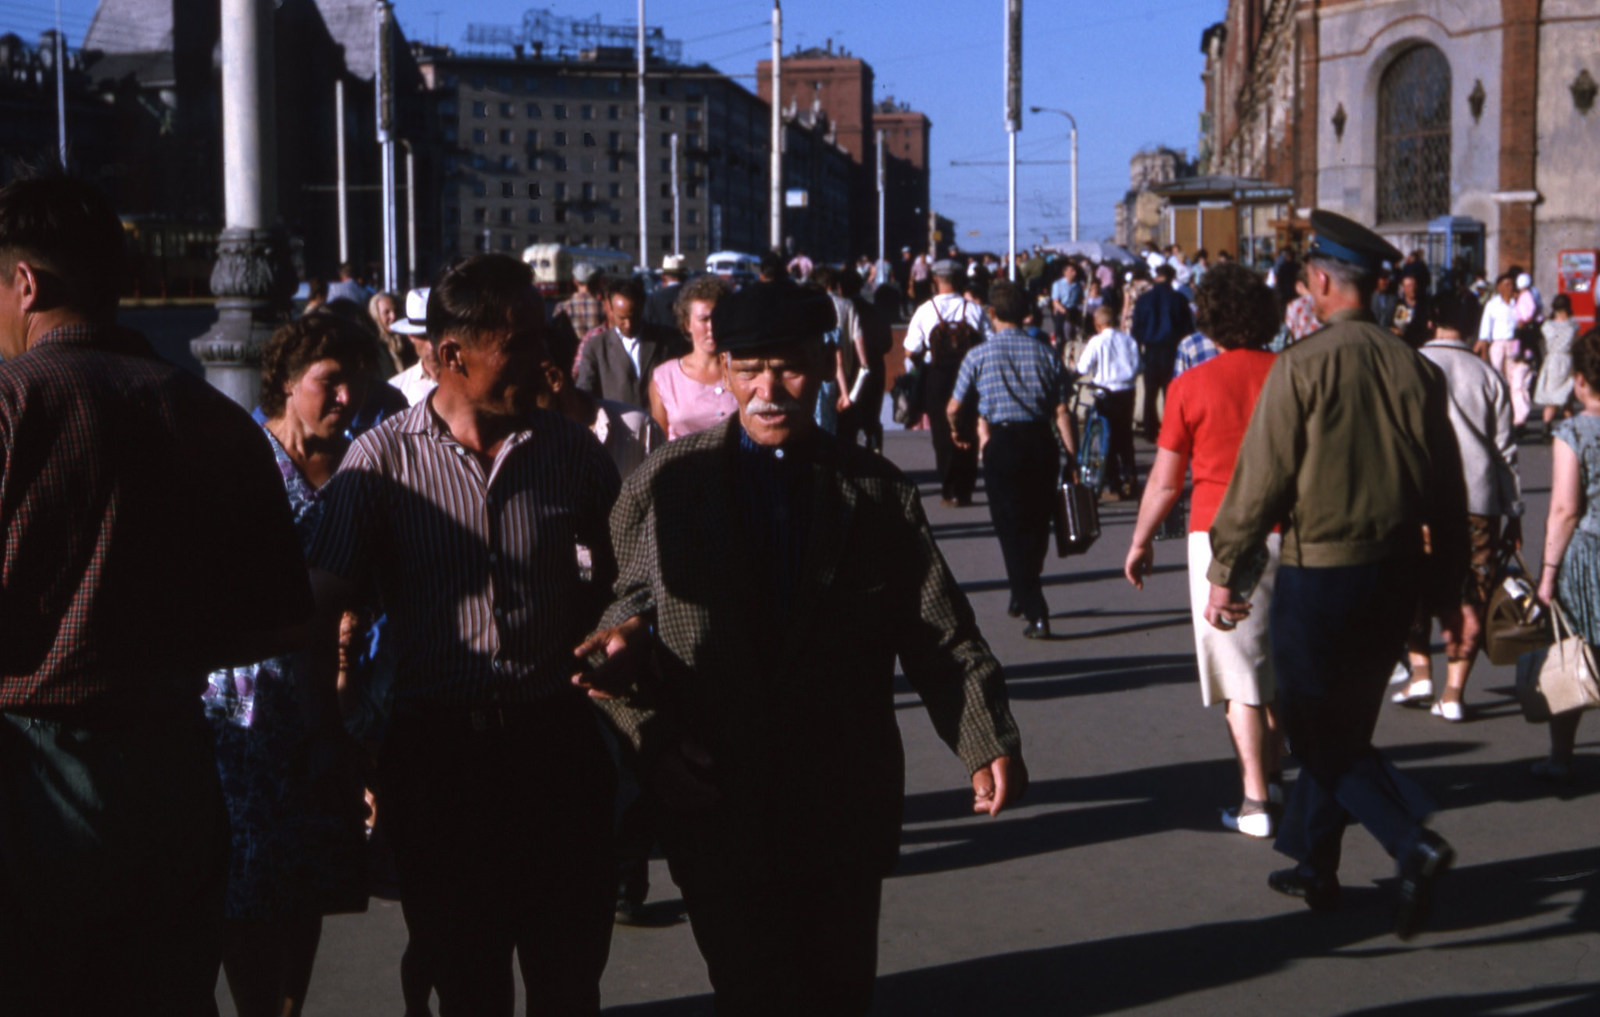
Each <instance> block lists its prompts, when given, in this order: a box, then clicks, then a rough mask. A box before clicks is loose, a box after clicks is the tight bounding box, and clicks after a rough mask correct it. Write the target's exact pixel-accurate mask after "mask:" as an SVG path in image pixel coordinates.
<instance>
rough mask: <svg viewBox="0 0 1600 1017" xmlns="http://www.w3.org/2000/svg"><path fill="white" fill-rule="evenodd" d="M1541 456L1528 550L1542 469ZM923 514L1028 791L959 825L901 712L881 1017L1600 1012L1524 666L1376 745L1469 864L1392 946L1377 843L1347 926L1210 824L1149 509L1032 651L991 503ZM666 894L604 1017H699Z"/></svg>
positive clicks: (390, 1008)
mask: <svg viewBox="0 0 1600 1017" xmlns="http://www.w3.org/2000/svg"><path fill="white" fill-rule="evenodd" d="M888 451H889V454H890V456H891V457H892V458H893V459H895V460H896V461H897V462H898V463H900V464H901V465H902V466H904V467H905V468H907V469H908V470H911V471H913V473H914V474H915V475H917V476H918V477H919V479H921V480H922V481H924V483H923V490H924V492H925V493H926V492H928V491H930V490H934V489H933V488H931V487H930V486H929V483H928V481H930V480H931V476H932V474H931V472H930V471H931V465H932V453H931V449H930V447H929V445H928V439H927V435H926V433H915V432H912V433H897V434H891V435H890V436H889V442H888ZM1143 452H1144V453H1145V454H1146V456H1147V455H1148V452H1149V450H1148V449H1147V448H1146V449H1144V450H1143ZM1524 455H1525V458H1526V460H1527V462H1526V463H1525V466H1524V476H1525V478H1527V479H1526V483H1527V486H1528V488H1529V489H1530V492H1531V496H1530V502H1531V503H1532V510H1531V513H1530V522H1531V524H1532V525H1531V527H1530V533H1529V536H1530V539H1531V540H1533V541H1536V540H1538V539H1539V536H1540V531H1542V528H1543V519H1544V510H1545V501H1546V494H1545V490H1546V487H1547V484H1548V461H1549V454H1548V451H1547V450H1546V449H1543V448H1540V447H1538V446H1526V447H1525V448H1524ZM925 503H926V504H928V505H929V506H930V508H929V511H930V515H931V518H932V522H933V525H934V528H935V530H936V532H937V533H938V534H939V538H940V541H941V544H942V546H943V548H944V551H945V554H946V555H947V556H948V557H949V559H950V562H951V564H952V566H953V568H954V569H955V572H956V575H957V576H958V577H959V578H960V580H961V582H962V583H963V584H964V585H965V587H966V589H967V591H968V593H969V594H970V595H971V597H972V600H973V604H974V605H975V607H976V609H977V612H978V616H979V618H980V620H981V622H982V624H983V627H984V631H985V632H986V633H987V635H988V637H989V639H990V641H991V643H992V644H993V646H994V647H995V649H996V651H997V652H998V653H999V655H1000V658H1001V659H1002V660H1003V661H1004V662H1005V664H1006V671H1007V676H1008V678H1009V682H1010V690H1011V696H1012V701H1013V703H1014V705H1015V708H1016V711H1017V716H1018V719H1019V721H1020V723H1021V725H1022V729H1023V734H1024V738H1025V739H1026V746H1027V757H1028V761H1029V763H1030V766H1031V768H1032V771H1033V779H1034V784H1033V788H1032V791H1031V793H1030V794H1029V797H1028V800H1027V802H1026V804H1025V805H1023V806H1022V807H1021V808H1019V809H1017V810H1016V811H1015V812H1012V813H1008V814H1007V815H1005V816H1004V817H1002V818H1001V819H998V820H989V819H986V818H979V817H973V816H971V815H968V814H967V809H968V807H969V801H970V794H969V792H968V791H966V790H964V789H963V784H964V781H963V775H962V773H961V772H960V767H959V765H958V764H957V763H956V761H955V759H954V757H953V756H952V755H951V754H950V753H949V752H948V751H946V750H945V748H944V746H943V745H942V744H941V743H939V742H938V740H937V739H936V738H935V736H934V734H933V731H932V728H931V725H930V724H929V722H928V720H927V715H926V714H925V713H923V712H922V710H921V709H920V707H919V706H918V704H917V702H916V698H915V696H914V694H912V693H911V692H909V690H907V691H905V693H904V694H903V695H902V696H901V701H902V702H903V704H904V712H903V713H902V715H901V716H902V724H901V727H902V730H903V731H904V734H905V741H906V755H907V760H908V771H909V776H908V792H909V797H908V801H907V811H906V832H905V847H904V849H903V852H902V859H901V864H900V868H899V871H898V873H897V874H896V876H895V877H894V878H893V879H891V880H890V881H889V882H888V884H887V887H886V890H885V894H884V908H883V925H882V938H881V959H880V965H879V967H880V971H881V973H882V977H881V978H880V980H879V985H878V995H877V1007H876V1009H875V1013H878V1014H895V1015H899V1014H917V1015H951V1017H956V1015H1006V1017H1033V1015H1038V1017H1045V1015H1052V1017H1053V1015H1061V1014H1106V1013H1139V1014H1183V1015H1189V1014H1211V1013H1218V1014H1279V1013H1282V1014H1363V1015H1378V1014H1397V1015H1398V1014H1406V1015H1417V1014H1421V1015H1439V1017H1445V1015H1450V1017H1454V1015H1461V1014H1490V1013H1495V1014H1499V1013H1513V1012H1515V1013H1539V1014H1572V1015H1580V1014H1581V1015H1584V1017H1592V1015H1593V1014H1594V1013H1596V1012H1600V1011H1597V1007H1600V890H1597V886H1596V880H1597V877H1596V875H1595V873H1596V870H1597V869H1600V815H1597V812H1596V808H1595V805H1596V800H1595V797H1594V794H1595V791H1596V790H1597V789H1600V765H1597V763H1596V759H1595V755H1596V753H1595V749H1596V746H1597V743H1600V728H1597V727H1596V726H1595V723H1596V722H1594V721H1592V720H1591V722H1590V724H1589V727H1587V728H1586V729H1585V730H1584V731H1583V732H1582V734H1581V736H1580V753H1581V758H1580V762H1579V772H1580V777H1581V780H1580V782H1579V783H1578V785H1577V786H1576V787H1574V788H1572V789H1570V790H1566V791H1563V792H1555V791H1552V789H1550V788H1549V787H1547V786H1545V785H1542V784H1540V783H1538V782H1537V781H1535V780H1533V779H1532V778H1530V777H1529V776H1528V775H1527V766H1528V763H1529V762H1531V761H1532V760H1533V759H1535V758H1537V757H1538V756H1539V755H1540V754H1541V753H1542V752H1543V751H1544V744H1545V735H1544V729H1543V728H1542V727H1534V726H1531V725H1528V724H1526V723H1524V722H1523V721H1522V719H1521V717H1520V715H1519V714H1518V713H1517V711H1516V709H1515V706H1514V705H1513V703H1511V702H1510V701H1509V699H1508V698H1507V697H1508V696H1509V694H1510V685H1511V682H1512V673H1511V669H1509V668H1493V667H1488V666H1486V665H1483V664H1480V667H1479V669H1478V671H1477V673H1476V674H1475V675H1474V680H1473V682H1472V685H1471V687H1470V688H1469V690H1468V692H1469V694H1468V700H1469V702H1470V703H1471V704H1472V706H1473V707H1474V709H1473V713H1472V719H1471V721H1470V722H1469V723H1466V724H1462V725H1456V726H1451V725H1446V724H1445V723H1444V722H1443V721H1440V720H1437V719H1435V718H1432V717H1430V716H1428V714H1427V713H1426V712H1423V711H1411V710H1402V709H1399V708H1389V709H1387V710H1386V711H1385V713H1384V718H1383V722H1382V725H1381V727H1380V730H1379V742H1380V743H1381V744H1382V745H1383V746H1385V747H1387V748H1388V749H1390V751H1391V752H1392V753H1393V755H1394V757H1395V758H1396V759H1397V760H1398V761H1400V762H1401V764H1402V765H1403V766H1405V767H1406V769H1407V770H1408V771H1409V772H1411V773H1413V774H1415V775H1416V776H1417V777H1418V778H1420V779H1421V781H1422V782H1423V783H1424V785H1426V786H1427V787H1428V788H1429V789H1430V790H1431V791H1432V792H1433V793H1434V794H1435V795H1436V796H1437V797H1438V799H1439V801H1440V803H1441V806H1442V808H1441V812H1440V814H1439V816H1438V819H1437V824H1436V825H1437V827H1438V828H1439V829H1440V830H1441V831H1442V832H1443V833H1444V834H1445V835H1446V836H1447V837H1449V838H1450V839H1451V840H1452V841H1453V842H1454V843H1455V845H1456V846H1457V848H1458V849H1459V852H1460V862H1459V868H1458V869H1457V870H1456V871H1455V872H1454V873H1453V874H1452V875H1451V876H1450V877H1449V878H1448V879H1447V880H1446V881H1445V883H1444V884H1443V886H1444V889H1443V899H1442V900H1441V902H1440V905H1439V908H1438V912H1437V914H1436V917H1435V921H1434V928H1435V929H1437V930H1439V931H1437V932H1433V933H1430V934H1427V935H1424V936H1422V937H1420V938H1419V939H1418V940H1416V941H1414V942H1413V943H1412V944H1410V945H1407V944H1402V943H1400V942H1398V941H1397V940H1395V939H1394V937H1393V936H1391V935H1390V934H1389V932H1388V929H1389V922H1390V912H1389V907H1390V889H1391V882H1392V880H1391V877H1392V868H1391V864H1390V862H1389V860H1388V859H1387V858H1386V857H1384V856H1383V855H1382V853H1381V852H1380V851H1379V849H1378V848H1377V847H1376V845H1375V843H1374V842H1373V841H1372V840H1371V838H1370V837H1368V836H1367V835H1365V834H1364V833H1362V832H1360V831H1359V830H1357V831H1353V832H1352V833H1351V835H1350V836H1349V838H1348V839H1347V842H1346V844H1347V848H1346V861H1345V867H1344V871H1343V876H1344V878H1345V881H1346V891H1345V906H1344V909H1343V910H1342V911H1341V912H1340V913H1338V914H1335V915H1318V914H1313V913H1311V912H1309V911H1307V910H1306V909H1305V908H1304V907H1302V906H1301V905H1300V904H1299V903H1298V902H1295V901H1291V900H1289V899H1287V898H1283V897H1279V896H1276V895H1274V894H1273V893H1271V892H1270V891H1268V890H1267V888H1266V886H1265V884H1264V882H1263V881H1264V879H1265V876H1266V873H1267V871H1268V869H1270V868H1273V867H1276V866H1278V865H1279V864H1280V862H1281V859H1280V856H1278V855H1277V854H1275V853H1274V852H1273V851H1272V850H1271V848H1270V846H1269V845H1268V844H1266V843H1262V842H1258V841H1252V840H1248V839H1245V838H1243V837H1241V836H1238V835H1235V834H1229V833H1225V832H1223V830H1222V829H1221V827H1220V826H1219V825H1218V824H1217V810H1218V809H1219V808H1220V807H1222V806H1225V805H1230V804H1235V803H1236V800H1237V795H1238V785H1237V781H1236V777H1235V772H1236V771H1235V766H1234V763H1233V760H1232V756H1231V752H1230V748H1229V744H1228V740H1227V734H1226V731H1225V729H1224V724H1223V719H1222V715H1221V713H1220V711H1218V710H1212V711H1209V712H1208V711H1205V710H1203V709H1202V708H1201V706H1200V698H1199V692H1198V689H1197V687H1196V683H1195V675H1194V664H1193V653H1192V646H1191V642H1190V628H1189V621H1188V613H1187V608H1186V606H1185V604H1186V594H1185V586H1184V584H1185V572H1184V566H1183V563H1182V560H1181V558H1180V555H1181V553H1182V551H1181V548H1180V547H1179V546H1178V545H1176V544H1162V545H1160V546H1159V547H1158V549H1157V574H1156V576H1155V577H1154V579H1153V581H1152V582H1150V583H1148V584H1147V585H1146V589H1145V592H1143V593H1142V594H1141V593H1138V592H1136V591H1135V590H1133V588H1132V587H1130V586H1129V585H1128V584H1127V583H1126V582H1125V581H1124V580H1123V579H1122V578H1121V576H1120V567H1121V561H1122V554H1123V551H1124V550H1125V548H1126V541H1127V539H1128V535H1129V533H1130V530H1131V526H1132V517H1133V511H1134V509H1133V506H1131V505H1116V506H1109V507H1108V509H1107V511H1106V512H1105V524H1106V525H1105V533H1104V535H1103V537H1102V538H1101V540H1100V542H1099V544H1098V545H1097V546H1096V547H1095V548H1094V549H1093V550H1092V551H1091V553H1090V554H1089V555H1088V556H1087V557H1086V558H1084V559H1082V560H1066V561H1062V560H1058V559H1054V558H1052V559H1051V562H1050V564H1049V565H1048V566H1047V569H1046V573H1047V578H1046V582H1047V587H1046V593H1047V595H1048V596H1049V597H1050V600H1051V608H1052V610H1053V612H1054V617H1053V619H1052V625H1053V626H1054V627H1055V630H1056V632H1057V633H1058V636H1057V638H1056V639H1055V640H1053V641H1050V642H1040V643H1035V642H1029V641H1026V640H1024V639H1022V638H1021V635H1020V632H1021V623H1020V622H1016V621H1012V620H1011V619H1009V618H1007V617H1006V616H1005V604H1006V592H1005V589H1004V582H1003V577H1002V573H1001V569H1000V563H999V555H998V553H997V546H996V544H995V542H994V538H993V536H992V534H991V531H990V527H989V525H988V519H987V513H986V511H985V510H984V509H983V508H982V507H981V492H980V505H979V506H974V507H973V508H969V509H956V510H952V509H942V508H941V507H940V506H939V504H938V498H937V495H936V491H935V494H934V496H932V497H931V498H929V499H926V500H925ZM1532 546H1534V547H1537V546H1539V545H1538V544H1537V543H1533V544H1532ZM507 793H512V789H509V788H508V789H507ZM652 879H653V880H654V886H653V889H652V892H651V902H652V904H651V909H652V911H653V912H654V914H655V915H656V916H657V917H658V918H659V919H660V920H661V921H662V923H663V924H662V927H659V928H649V929H640V928H619V929H618V930H617V933H616V937H615V940H614V942H613V946H612V952H611V963H610V967H609V968H608V969H607V972H606V977H605V1002H606V1005H607V1006H608V1008H610V1010H609V1012H614V1013H617V1014H625V1015H629V1017H691V1015H708V1014H710V1012H711V1008H710V1002H709V996H708V995H707V993H708V985H707V983H706V980H705V976H704V968H703V966H702V964H701V962H700V959H699V956H698V954H697V953H696V951H695V947H694V943H693V939H692V937H691V936H690V933H689V929H688V926H687V925H686V924H683V923H682V922H681V921H678V920H677V916H678V909H677V902H676V893H675V892H674V889H673V887H672V885H671V883H670V881H669V880H668V879H667V877H666V872H665V866H664V864H663V863H661V862H659V861H658V862H655V863H653V871H652ZM403 943H404V931H403V925H402V922H401V919H400V912H399V908H398V906H396V905H394V904H391V903H386V902H380V901H374V902H373V906H372V910H371V911H370V912H369V913H368V914H366V915H362V916H348V917H339V918H333V919H330V920H329V921H328V923H327V930H326V933H325V935H324V940H323V948H322V953H321V955H320V956H319V958H318V963H317V971H316V979H315V982H314V984H313V986H312V991H311V995H310V1007H309V1012H311V1013H313V1014H350V1015H362V1014H386V1015H396V1014H399V1013H400V1012H401V1004H400V996H399V982H398V976H397V973H396V966H397V962H398V958H399V955H400V950H401V947H402V944H403ZM219 999H221V1000H222V1001H223V1004H224V1012H231V1009H230V1008H229V1007H228V1005H227V1001H226V992H225V991H220V992H219Z"/></svg>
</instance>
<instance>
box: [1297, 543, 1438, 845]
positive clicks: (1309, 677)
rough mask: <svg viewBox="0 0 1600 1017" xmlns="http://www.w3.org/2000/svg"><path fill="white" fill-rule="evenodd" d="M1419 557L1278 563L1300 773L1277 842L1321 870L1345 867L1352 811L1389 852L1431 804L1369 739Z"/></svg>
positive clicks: (1404, 624)
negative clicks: (1335, 564) (1329, 564)
mask: <svg viewBox="0 0 1600 1017" xmlns="http://www.w3.org/2000/svg"><path fill="white" fill-rule="evenodd" d="M1422 568H1423V566H1422V565H1421V563H1420V562H1419V561H1418V560H1417V559H1416V558H1414V557H1409V556H1407V557H1402V558H1398V559H1391V560H1389V561H1385V562H1380V563H1377V564H1372V565H1354V566H1344V567H1340V568H1297V567H1292V566H1288V565H1285V566H1282V567H1281V568H1280V569H1279V570H1278V580H1277V586H1276V587H1275V588H1274V589H1273V593H1272V605H1271V609H1270V610H1271V623H1272V661H1273V667H1274V669H1275V670H1276V673H1277V676H1278V717H1279V720H1280V721H1281V722H1282V724H1283V726H1284V731H1285V733H1286V734H1287V735H1288V737H1289V748H1290V749H1291V750H1292V751H1293V752H1294V754H1295V756H1296V758H1298V759H1299V760H1300V778H1299V779H1298V780H1296V781H1295V783H1294V789H1293V790H1292V791H1291V793H1290V795H1289V801H1288V803H1287V805H1286V807H1285V810H1284V816H1283V822H1282V823H1281V824H1280V825H1279V829H1278V839H1277V843H1276V847H1277V849H1278V850H1279V851H1281V852H1283V853H1284V854H1286V855H1288V856H1289V857H1291V858H1294V859H1296V860H1297V861H1299V862H1300V863H1301V864H1302V865H1303V866H1304V867H1305V868H1306V869H1308V870H1310V871H1311V872H1314V873H1316V874H1317V875H1322V876H1331V875H1333V874H1335V873H1336V872H1337V871H1338V869H1339V857H1340V842H1341V840H1342V839H1343V837H1344V828H1345V826H1346V825H1348V823H1349V821H1350V820H1351V819H1355V820H1356V821H1357V822H1359V823H1360V824H1361V825H1362V826H1364V827H1366V828H1367V830H1368V832H1370V833H1371V834H1372V835H1373V836H1374V837H1375V838H1377V840H1378V843H1380V844H1382V845H1383V848H1384V850H1385V851H1387V852H1389V854H1391V855H1399V854H1400V853H1401V852H1402V851H1404V850H1406V849H1407V848H1408V847H1409V846H1410V845H1411V844H1412V843H1413V842H1414V841H1415V839H1416V837H1417V834H1418V832H1419V831H1420V829H1421V824H1422V822H1423V820H1425V819H1426V818H1427V817H1428V815H1429V813H1431V812H1432V811H1433V803H1432V802H1430V801H1429V800H1428V796H1427V794H1426V793H1424V792H1423V790H1422V789H1421V788H1420V787H1418V786H1417V784H1416V782H1415V781H1413V780H1411V779H1410V778H1408V777H1406V776H1405V775H1404V774H1402V773H1401V772H1400V771H1398V770H1396V769H1395V768H1394V765H1393V764H1392V763H1390V762H1389V760H1388V759H1387V758H1385V757H1384V755H1383V754H1382V753H1380V752H1379V751H1378V750H1377V749H1376V748H1374V747H1373V745H1372V732H1373V730H1374V728H1376V727H1377V723H1378V713H1379V711H1380V709H1381V708H1382V706H1383V700H1384V692H1385V690H1386V689H1387V687H1388V681H1389V674H1390V672H1391V671H1392V670H1393V668H1394V662H1395V660H1396V659H1398V658H1399V655H1400V653H1401V652H1402V650H1403V649H1404V646H1405V638H1406V632H1407V630H1408V629H1409V628H1410V625H1411V617H1412V615H1413V613H1414V612H1415V611H1416V607H1417V600H1418V591H1419V585H1418V580H1419V575H1420V573H1421V571H1422Z"/></svg>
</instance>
